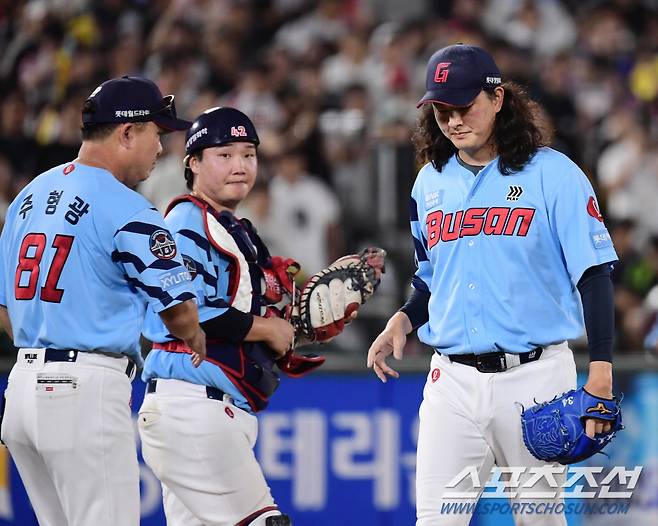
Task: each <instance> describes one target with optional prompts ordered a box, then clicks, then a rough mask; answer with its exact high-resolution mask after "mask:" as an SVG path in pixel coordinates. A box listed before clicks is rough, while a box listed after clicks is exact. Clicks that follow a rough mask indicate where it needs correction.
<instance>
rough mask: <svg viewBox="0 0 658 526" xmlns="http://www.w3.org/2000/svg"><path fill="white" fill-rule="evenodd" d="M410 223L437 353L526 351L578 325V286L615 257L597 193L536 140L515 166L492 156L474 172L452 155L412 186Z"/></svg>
mask: <svg viewBox="0 0 658 526" xmlns="http://www.w3.org/2000/svg"><path fill="white" fill-rule="evenodd" d="M411 195H412V199H411V206H410V215H411V230H412V234H413V237H414V244H415V247H416V259H417V263H418V270H417V272H416V274H415V276H414V279H413V286H414V287H415V288H417V289H421V290H425V291H427V292H429V293H430V300H429V307H428V308H429V322H428V323H426V324H424V325H423V326H422V327H420V328H419V330H418V337H419V338H420V340H421V341H423V342H424V343H426V344H427V345H430V346H432V347H434V348H436V349H437V350H438V351H440V352H441V353H442V354H469V353H475V354H480V353H485V352H492V351H499V350H505V351H507V352H511V353H522V352H527V351H530V350H532V349H534V348H535V347H537V346H543V345H549V344H552V343H556V342H561V341H564V340H567V339H571V338H576V337H578V336H580V335H581V334H583V332H584V322H583V314H582V305H581V301H580V295H579V293H578V290H577V288H576V285H577V283H578V281H579V279H580V277H581V276H582V275H583V272H584V271H585V270H587V269H588V268H589V267H592V266H595V265H600V264H602V263H606V262H613V261H616V260H617V255H616V254H615V251H614V248H613V246H612V241H611V239H610V235H609V234H608V231H607V230H606V227H605V225H604V224H603V218H602V217H601V215H600V213H599V210H598V205H597V202H596V198H595V196H594V191H593V190H592V186H591V185H590V183H589V181H588V180H587V178H586V176H585V174H583V172H582V171H581V170H580V169H579V168H578V167H577V166H576V165H575V164H574V163H573V162H572V161H571V160H570V159H568V158H567V157H566V156H564V155H562V154H561V153H559V152H556V151H555V150H552V149H550V148H542V149H540V150H539V151H538V152H537V154H536V155H535V156H534V157H533V158H532V160H531V161H529V162H528V164H527V165H526V166H525V167H524V168H523V170H521V171H520V172H518V173H516V174H512V175H505V176H504V175H502V174H501V173H500V171H499V170H498V158H496V159H494V160H493V161H491V162H490V163H489V164H488V165H487V166H485V167H484V168H483V169H482V170H481V171H480V172H479V174H478V175H477V176H474V175H473V173H472V172H470V171H469V170H468V169H467V168H465V167H464V166H462V165H461V164H460V163H459V162H458V161H457V158H456V157H455V156H453V157H452V158H451V159H450V160H449V161H448V163H447V164H446V165H445V167H444V168H443V170H442V171H441V172H437V171H436V170H435V169H434V167H433V166H432V165H431V163H430V164H427V165H425V166H424V167H423V168H422V169H421V170H420V172H419V173H418V177H417V179H416V182H415V184H414V187H413V190H412V193H411Z"/></svg>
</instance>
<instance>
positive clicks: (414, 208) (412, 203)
mask: <svg viewBox="0 0 658 526" xmlns="http://www.w3.org/2000/svg"><path fill="white" fill-rule="evenodd" d="M409 220H410V221H418V204H417V203H416V200H415V199H414V198H413V197H411V198H409Z"/></svg>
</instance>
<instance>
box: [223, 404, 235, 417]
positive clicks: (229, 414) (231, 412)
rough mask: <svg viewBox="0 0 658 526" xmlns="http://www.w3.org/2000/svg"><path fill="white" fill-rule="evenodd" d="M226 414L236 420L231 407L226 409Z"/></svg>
mask: <svg viewBox="0 0 658 526" xmlns="http://www.w3.org/2000/svg"><path fill="white" fill-rule="evenodd" d="M224 412H225V413H226V414H227V415H228V416H229V418H235V415H234V414H233V411H232V410H231V408H230V407H229V406H226V407H225V408H224Z"/></svg>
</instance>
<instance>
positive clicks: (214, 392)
mask: <svg viewBox="0 0 658 526" xmlns="http://www.w3.org/2000/svg"><path fill="white" fill-rule="evenodd" d="M157 386H158V380H157V378H156V379H155V380H149V383H148V386H147V387H146V392H147V393H155V392H156V391H157ZM225 394H226V393H225V392H224V391H222V390H221V389H217V388H216V387H210V386H209V385H206V396H207V397H208V398H210V399H211V400H219V401H220V402H223V401H224V395H225ZM229 396H231V395H229Z"/></svg>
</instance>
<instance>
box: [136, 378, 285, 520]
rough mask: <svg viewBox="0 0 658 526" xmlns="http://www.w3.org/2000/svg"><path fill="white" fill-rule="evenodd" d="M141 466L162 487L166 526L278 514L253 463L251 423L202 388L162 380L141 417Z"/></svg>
mask: <svg viewBox="0 0 658 526" xmlns="http://www.w3.org/2000/svg"><path fill="white" fill-rule="evenodd" d="M139 434H140V436H141V439H142V454H143V456H144V460H145V461H146V463H147V464H148V465H149V467H150V468H151V469H152V470H153V472H154V473H155V475H156V476H157V477H158V478H159V479H160V481H161V483H162V495H163V502H164V509H165V515H166V516H167V525H168V526H234V525H235V524H236V523H238V522H240V521H241V520H242V519H244V518H245V517H248V516H249V515H251V514H252V513H254V512H256V511H257V510H261V509H263V508H267V507H270V506H274V501H273V499H272V495H271V494H270V489H269V487H268V486H267V483H266V481H265V477H264V476H263V472H262V471H261V469H260V466H259V465H258V462H257V460H256V457H255V455H254V451H253V447H254V445H255V443H256V436H257V434H258V420H257V419H256V417H255V416H254V415H251V414H249V413H247V412H246V411H243V410H242V409H239V408H237V407H235V406H234V405H232V404H228V403H225V402H222V401H219V400H212V399H209V398H207V397H206V394H205V387H204V386H201V385H195V384H192V383H189V382H183V381H180V380H158V386H157V392H155V393H149V394H147V395H146V397H145V398H144V403H143V405H142V408H141V409H140V411H139Z"/></svg>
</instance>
